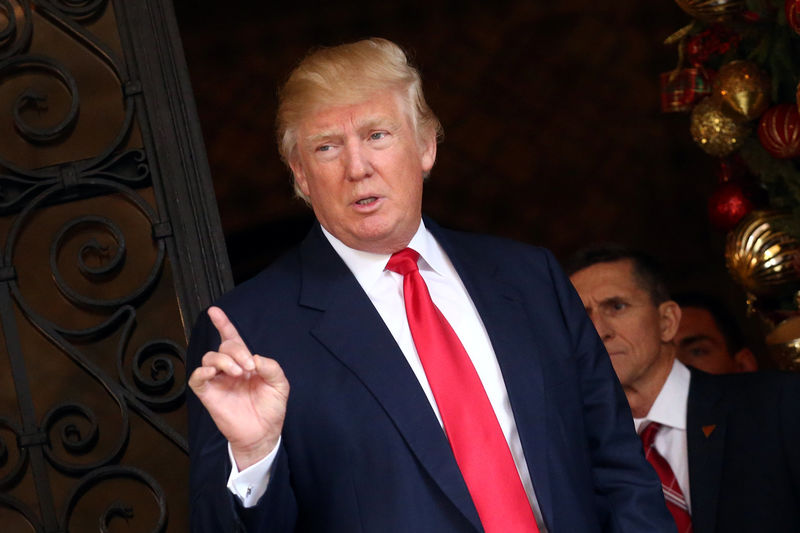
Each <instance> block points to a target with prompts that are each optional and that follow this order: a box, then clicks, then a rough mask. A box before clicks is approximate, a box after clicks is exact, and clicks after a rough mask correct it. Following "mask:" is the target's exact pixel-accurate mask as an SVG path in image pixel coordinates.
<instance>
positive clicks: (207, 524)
mask: <svg viewBox="0 0 800 533" xmlns="http://www.w3.org/2000/svg"><path fill="white" fill-rule="evenodd" d="M217 346H219V336H218V334H217V332H216V330H215V329H214V327H213V326H212V324H211V322H210V320H209V319H208V315H207V314H206V313H205V312H203V313H202V314H201V315H200V317H199V319H198V321H197V323H196V324H195V327H194V331H193V332H192V336H191V340H190V342H189V348H188V351H187V362H188V365H187V371H188V374H189V375H191V372H192V371H193V370H194V369H195V368H196V367H197V366H199V365H200V361H201V359H202V357H203V355H204V354H205V353H206V352H207V351H209V350H215V349H216V348H217ZM186 403H187V407H188V413H189V460H190V471H189V497H190V500H189V508H190V513H191V516H190V524H191V531H192V533H222V532H225V533H227V532H231V533H234V532H237V533H238V532H252V533H288V532H291V531H293V530H294V526H295V521H296V518H297V505H296V502H295V498H294V493H293V491H292V489H291V484H290V479H289V463H288V458H287V456H286V451H285V449H283V448H281V449H279V451H278V455H277V457H276V462H275V469H274V472H273V475H272V478H271V479H270V481H269V485H268V486H267V492H266V493H265V494H264V496H262V497H261V499H260V500H259V502H258V504H257V505H256V506H255V507H252V508H250V509H244V508H243V507H242V506H241V505H240V504H239V502H238V500H237V498H236V497H235V496H234V495H233V494H231V492H230V491H229V490H228V488H227V487H226V484H227V480H228V476H229V475H230V471H231V465H230V459H229V457H228V442H227V440H226V439H225V437H224V436H223V435H222V434H221V433H220V432H219V430H218V429H217V427H216V426H215V425H214V421H213V420H212V419H211V416H210V415H209V414H208V411H206V409H205V407H203V404H202V403H201V402H200V400H199V399H198V398H197V396H195V395H194V393H193V392H192V391H191V390H187V400H186Z"/></svg>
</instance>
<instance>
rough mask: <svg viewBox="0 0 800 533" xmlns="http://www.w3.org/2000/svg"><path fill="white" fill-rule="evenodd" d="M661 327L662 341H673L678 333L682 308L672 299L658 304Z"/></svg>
mask: <svg viewBox="0 0 800 533" xmlns="http://www.w3.org/2000/svg"><path fill="white" fill-rule="evenodd" d="M658 316H659V327H660V328H661V342H671V341H672V339H674V338H675V334H676V333H678V324H680V322H681V308H680V307H679V306H678V304H677V303H675V302H673V301H672V300H667V301H666V302H662V303H661V305H659V306H658Z"/></svg>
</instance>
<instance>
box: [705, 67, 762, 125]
mask: <svg viewBox="0 0 800 533" xmlns="http://www.w3.org/2000/svg"><path fill="white" fill-rule="evenodd" d="M769 93H770V80H769V78H768V77H767V75H766V74H764V72H763V71H762V70H761V69H760V68H758V65H756V64H755V63H753V62H752V61H744V60H737V61H730V62H728V63H725V64H724V65H722V67H721V68H720V69H719V72H718V73H717V77H716V78H715V79H714V85H713V92H712V94H715V95H717V96H719V98H720V99H721V100H722V103H723V104H724V105H725V107H726V108H727V109H729V110H730V111H733V112H734V113H735V114H737V115H739V116H741V117H742V118H744V119H745V120H753V119H754V118H758V117H759V116H761V114H762V113H763V112H764V111H766V110H767V107H769V103H770V99H769Z"/></svg>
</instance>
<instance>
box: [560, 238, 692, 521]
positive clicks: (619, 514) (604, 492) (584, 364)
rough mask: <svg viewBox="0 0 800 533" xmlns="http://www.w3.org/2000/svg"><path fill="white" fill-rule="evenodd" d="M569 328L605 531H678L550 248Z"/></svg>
mask: <svg viewBox="0 0 800 533" xmlns="http://www.w3.org/2000/svg"><path fill="white" fill-rule="evenodd" d="M546 257H547V262H548V268H549V270H550V275H551V278H552V280H553V284H554V287H555V291H556V295H557V298H558V301H559V305H560V308H561V312H562V315H563V321H564V324H565V327H566V328H567V330H568V331H569V335H570V339H571V342H572V350H573V353H574V354H575V361H576V365H577V368H576V375H577V376H578V380H579V385H580V389H581V396H582V399H583V425H584V427H585V432H586V439H587V446H588V449H589V456H590V461H591V469H592V477H593V480H594V488H595V497H596V502H597V507H598V512H599V515H600V517H601V521H602V522H603V524H602V525H603V531H606V532H609V533H610V532H613V533H636V532H642V531H648V532H672V533H674V532H675V531H676V527H675V523H674V522H673V520H672V517H671V515H670V514H669V512H668V511H667V508H666V505H665V503H664V496H663V493H662V491H661V482H660V481H659V479H658V477H657V476H656V474H655V472H654V471H653V469H652V468H651V467H650V464H649V463H648V462H647V461H646V459H645V458H644V453H643V451H642V444H641V441H640V439H639V437H638V436H637V435H636V433H635V431H634V427H633V418H632V416H631V412H630V408H629V407H628V401H627V399H626V398H625V394H624V392H623V391H622V387H621V386H620V384H619V381H618V380H617V376H616V374H615V373H614V369H613V367H612V366H611V361H610V359H609V357H608V354H607V353H606V350H605V347H604V346H603V343H602V341H601V340H600V338H599V337H598V336H597V332H596V330H595V329H594V325H593V324H592V322H591V321H590V320H589V317H588V316H587V314H586V311H585V309H584V306H583V304H582V303H581V301H580V298H578V295H577V293H576V292H575V290H574V288H573V287H572V284H571V283H570V282H569V280H568V279H567V277H566V275H565V274H564V273H563V272H562V271H561V268H560V267H559V266H558V265H557V263H556V261H555V259H554V258H553V257H552V255H551V254H550V253H549V252H546Z"/></svg>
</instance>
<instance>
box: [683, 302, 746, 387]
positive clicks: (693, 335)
mask: <svg viewBox="0 0 800 533" xmlns="http://www.w3.org/2000/svg"><path fill="white" fill-rule="evenodd" d="M681 311H682V313H681V321H680V324H679V325H678V333H677V334H676V335H675V344H676V345H677V347H678V359H680V361H681V362H682V363H684V364H686V365H690V366H693V367H695V368H698V369H700V370H703V371H704V372H709V373H711V374H729V373H732V372H737V371H738V368H737V366H736V362H735V360H734V358H733V355H732V354H731V353H730V351H729V350H728V346H727V344H725V337H723V335H722V332H721V331H720V330H719V327H717V322H716V321H715V320H714V317H713V316H712V315H711V313H710V312H708V311H707V310H705V309H701V308H699V307H681Z"/></svg>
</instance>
